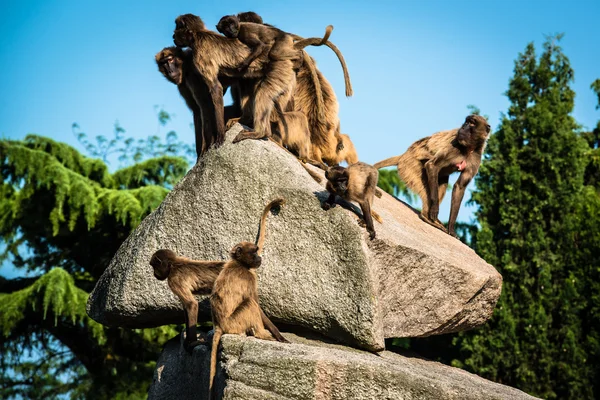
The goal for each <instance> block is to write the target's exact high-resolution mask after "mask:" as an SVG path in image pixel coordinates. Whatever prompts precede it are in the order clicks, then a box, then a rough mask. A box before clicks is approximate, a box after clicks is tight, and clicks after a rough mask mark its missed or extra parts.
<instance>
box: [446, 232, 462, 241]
mask: <svg viewBox="0 0 600 400" xmlns="http://www.w3.org/2000/svg"><path fill="white" fill-rule="evenodd" d="M448 235H450V236H452V237H453V238H455V239H459V240H460V238H459V237H458V235H457V234H456V232H454V231H448Z"/></svg>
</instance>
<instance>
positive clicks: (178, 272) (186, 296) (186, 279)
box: [150, 249, 225, 351]
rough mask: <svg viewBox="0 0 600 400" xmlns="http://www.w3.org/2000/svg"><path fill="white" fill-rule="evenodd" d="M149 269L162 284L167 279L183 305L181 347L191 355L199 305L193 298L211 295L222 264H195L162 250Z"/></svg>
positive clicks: (195, 344)
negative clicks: (183, 338)
mask: <svg viewBox="0 0 600 400" xmlns="http://www.w3.org/2000/svg"><path fill="white" fill-rule="evenodd" d="M150 265H151V266H152V268H154V277H155V278H156V279H158V280H161V281H164V280H165V279H166V280H167V284H168V285H169V288H170V289H171V291H172V292H173V293H174V294H175V296H177V297H179V300H181V303H182V304H183V309H184V312H185V326H186V329H185V332H186V335H185V341H184V347H185V349H186V350H187V351H191V349H193V348H194V347H195V346H197V345H198V344H199V343H200V342H199V341H198V340H197V336H196V323H197V322H198V301H197V300H196V298H195V297H194V295H195V294H210V292H211V291H212V288H213V285H214V283H215V280H216V279H217V276H219V273H220V272H221V270H222V269H223V265H225V261H196V260H191V259H189V258H185V257H179V256H177V254H175V252H173V251H171V250H167V249H162V250H158V251H156V252H155V253H154V254H153V255H152V258H151V259H150Z"/></svg>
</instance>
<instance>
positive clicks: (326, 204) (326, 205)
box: [321, 202, 335, 211]
mask: <svg viewBox="0 0 600 400" xmlns="http://www.w3.org/2000/svg"><path fill="white" fill-rule="evenodd" d="M321 207H322V208H323V210H325V211H327V210H329V209H330V208H333V207H335V203H333V204H329V203H328V202H325V203H323V204H321Z"/></svg>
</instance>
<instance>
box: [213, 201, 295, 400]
mask: <svg viewBox="0 0 600 400" xmlns="http://www.w3.org/2000/svg"><path fill="white" fill-rule="evenodd" d="M283 204H284V200H283V199H281V198H279V199H276V200H273V201H272V202H270V203H269V204H267V206H266V207H265V209H264V211H263V214H262V217H261V221H260V225H259V227H258V232H259V233H258V240H257V241H256V244H252V243H249V242H242V243H238V244H236V245H235V246H234V247H233V249H231V252H230V255H231V259H230V260H229V261H227V263H226V264H225V265H224V266H223V270H222V271H221V273H220V274H219V276H218V278H217V279H216V281H215V284H214V286H213V290H212V294H211V295H210V307H211V310H212V317H213V326H214V335H213V340H212V350H211V356H210V377H209V389H208V390H209V392H208V397H209V399H210V398H211V396H212V387H213V382H214V377H215V372H216V368H217V351H218V347H219V340H220V339H221V336H222V335H223V334H226V333H233V334H241V335H252V336H256V337H257V338H259V339H266V340H277V341H280V342H284V343H287V342H288V341H287V340H286V339H285V338H284V337H283V336H282V335H281V333H280V332H279V330H278V329H277V328H276V327H275V325H274V324H273V323H272V322H271V321H270V320H269V319H268V318H267V317H266V316H264V313H263V311H262V309H261V307H260V305H259V302H258V284H257V279H256V269H257V268H258V267H260V264H261V262H262V258H261V254H262V250H263V246H264V242H265V223H266V219H267V214H268V213H269V211H270V210H271V209H272V208H274V207H278V206H281V205H283ZM264 321H268V324H265V323H264ZM265 328H266V329H265Z"/></svg>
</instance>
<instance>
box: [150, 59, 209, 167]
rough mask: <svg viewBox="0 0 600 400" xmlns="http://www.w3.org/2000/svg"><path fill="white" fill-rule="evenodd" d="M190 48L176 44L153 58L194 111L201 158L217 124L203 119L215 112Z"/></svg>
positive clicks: (197, 152) (198, 153) (197, 147)
mask: <svg viewBox="0 0 600 400" xmlns="http://www.w3.org/2000/svg"><path fill="white" fill-rule="evenodd" d="M191 57H192V55H191V52H190V51H185V50H183V49H180V48H177V47H166V48H164V49H162V50H161V51H159V52H158V53H157V54H156V56H155V57H154V59H155V61H156V64H157V65H158V70H159V71H160V72H161V73H162V74H163V76H164V77H165V78H167V80H168V81H169V82H171V83H174V84H175V85H177V89H178V90H179V94H180V95H181V97H183V99H184V100H185V103H186V105H187V106H188V108H189V109H190V110H191V111H192V115H193V119H194V134H195V136H196V155H197V156H198V157H200V156H201V155H202V154H204V152H205V151H206V150H207V149H208V147H210V145H211V144H212V139H213V136H212V133H211V132H212V130H213V129H214V124H212V123H211V121H210V119H207V118H203V114H204V115H207V114H209V113H211V112H212V110H211V109H210V105H209V103H208V101H209V99H210V95H209V91H208V87H207V86H206V84H205V83H204V82H203V80H202V79H201V77H200V76H199V75H198V74H197V73H196V72H195V68H194V66H193V64H192V58H191Z"/></svg>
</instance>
